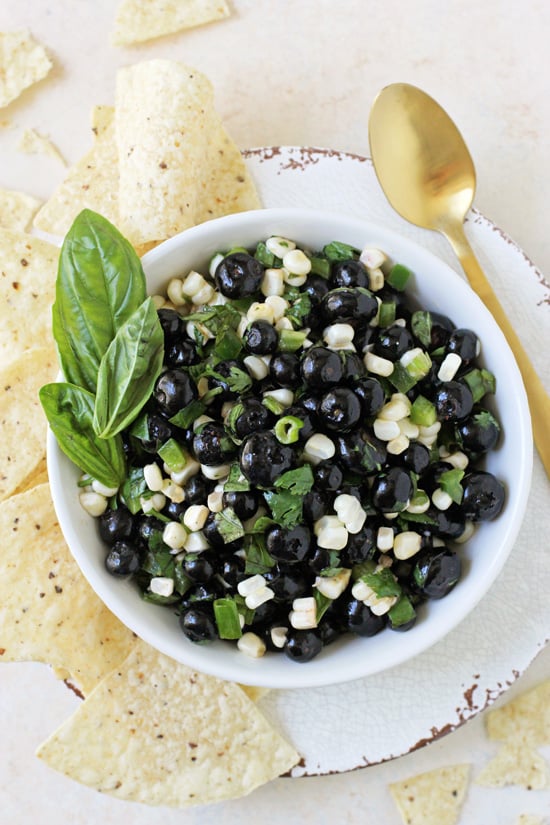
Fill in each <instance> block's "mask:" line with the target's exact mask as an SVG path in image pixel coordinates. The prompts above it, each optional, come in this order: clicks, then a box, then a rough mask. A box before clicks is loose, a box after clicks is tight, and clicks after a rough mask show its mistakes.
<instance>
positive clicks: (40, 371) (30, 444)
mask: <svg viewBox="0 0 550 825" xmlns="http://www.w3.org/2000/svg"><path fill="white" fill-rule="evenodd" d="M58 369H59V367H58V364H57V358H56V355H55V351H54V347H53V345H52V346H51V347H36V348H33V349H29V350H26V351H25V352H24V353H23V355H20V356H19V357H18V358H15V359H14V360H13V361H11V362H10V363H9V364H8V365H7V366H5V367H3V368H2V369H1V370H0V425H1V427H2V442H1V445H0V468H1V469H0V501H3V500H4V499H5V498H8V496H10V495H12V494H13V493H14V492H15V491H16V490H17V489H21V488H22V487H23V486H24V485H25V484H27V483H28V481H27V480H28V479H29V477H31V476H33V477H34V476H35V475H36V472H37V470H38V469H39V467H40V465H41V463H43V461H44V457H45V454H46V417H45V415H44V413H43V412H42V407H41V406H40V402H39V400H38V390H39V389H40V387H41V386H42V384H47V383H48V381H53V380H54V378H55V376H56V374H57V372H58Z"/></svg>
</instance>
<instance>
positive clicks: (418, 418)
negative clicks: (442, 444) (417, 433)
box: [410, 395, 437, 427]
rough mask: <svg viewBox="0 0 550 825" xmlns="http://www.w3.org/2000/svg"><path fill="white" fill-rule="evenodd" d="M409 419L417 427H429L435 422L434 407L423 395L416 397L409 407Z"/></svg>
mask: <svg viewBox="0 0 550 825" xmlns="http://www.w3.org/2000/svg"><path fill="white" fill-rule="evenodd" d="M410 419H411V421H412V422H413V424H418V426H419V427H431V426H432V424H435V422H436V421H437V413H436V410H435V405H434V404H432V402H431V401H428V399H427V398H425V397H424V396H423V395H417V396H416V398H415V399H414V401H413V403H412V406H411V412H410Z"/></svg>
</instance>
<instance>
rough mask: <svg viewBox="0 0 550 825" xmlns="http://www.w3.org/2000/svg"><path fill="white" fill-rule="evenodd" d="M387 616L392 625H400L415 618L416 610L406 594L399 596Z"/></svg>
mask: <svg viewBox="0 0 550 825" xmlns="http://www.w3.org/2000/svg"><path fill="white" fill-rule="evenodd" d="M388 616H389V619H390V622H391V626H392V627H401V625H403V624H407V622H411V621H412V620H413V619H415V618H416V610H415V609H414V607H413V605H412V602H411V600H410V599H409V598H408V596H401V598H400V599H399V600H398V601H397V602H396V603H395V604H394V605H393V607H392V608H390V610H389V612H388Z"/></svg>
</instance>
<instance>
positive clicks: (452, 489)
mask: <svg viewBox="0 0 550 825" xmlns="http://www.w3.org/2000/svg"><path fill="white" fill-rule="evenodd" d="M463 478H464V470H459V469H456V468H454V469H452V470H447V472H445V473H442V474H441V475H440V477H439V486H440V487H441V489H442V490H444V492H446V493H447V495H449V496H450V497H451V498H452V500H453V501H454V503H455V504H460V502H461V501H462V496H463V495H464V490H463V489H462V485H461V483H460V482H461V481H462V479H463Z"/></svg>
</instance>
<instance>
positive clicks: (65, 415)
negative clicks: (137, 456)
mask: <svg viewBox="0 0 550 825" xmlns="http://www.w3.org/2000/svg"><path fill="white" fill-rule="evenodd" d="M39 397H40V403H41V404H42V407H43V409H44V412H45V414H46V418H47V419H48V422H49V424H50V427H51V429H52V432H53V434H54V435H55V437H56V439H57V443H58V444H59V446H60V448H61V449H62V450H63V452H64V453H65V455H66V456H68V457H69V458H70V459H71V461H73V462H74V463H75V464H76V466H77V467H80V469H81V470H82V471H83V472H85V473H89V474H90V476H91V477H92V478H95V479H97V480H98V481H100V482H101V483H102V484H105V485H106V486H107V487H118V486H119V485H120V484H121V483H122V482H123V481H124V476H125V469H126V464H125V459H124V448H123V446H122V439H121V437H120V436H116V437H115V438H108V439H102V438H98V437H97V435H96V434H95V432H94V428H93V415H94V396H93V395H92V393H90V392H88V391H87V390H84V389H82V387H75V386H74V384H64V383H59V384H46V385H45V386H43V387H41V389H40V392H39Z"/></svg>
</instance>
